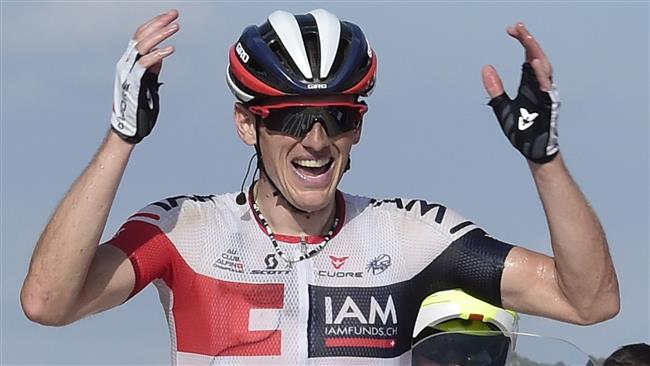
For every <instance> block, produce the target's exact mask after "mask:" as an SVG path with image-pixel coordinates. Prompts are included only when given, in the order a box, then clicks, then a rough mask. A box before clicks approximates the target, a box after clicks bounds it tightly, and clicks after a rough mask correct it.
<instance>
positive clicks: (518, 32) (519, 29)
mask: <svg viewBox="0 0 650 366" xmlns="http://www.w3.org/2000/svg"><path fill="white" fill-rule="evenodd" d="M508 34H509V35H510V36H512V37H514V38H516V39H517V40H518V41H519V43H521V45H522V46H524V49H525V50H526V62H532V61H533V60H534V59H536V58H537V59H539V60H540V61H542V64H543V65H544V68H545V71H546V73H548V74H550V73H551V64H550V62H549V60H548V57H546V54H545V53H544V50H542V47H541V46H540V45H539V43H538V42H537V40H536V39H535V37H533V35H532V34H531V33H530V32H529V31H528V29H527V28H526V26H525V25H524V23H522V22H519V23H517V24H515V26H513V27H508Z"/></svg>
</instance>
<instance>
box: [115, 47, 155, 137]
mask: <svg viewBox="0 0 650 366" xmlns="http://www.w3.org/2000/svg"><path fill="white" fill-rule="evenodd" d="M136 43H137V42H136V41H133V40H131V41H130V42H129V45H128V47H127V49H126V52H124V55H122V58H120V60H119V61H118V62H117V66H116V69H115V85H114V88H113V113H112V115H111V127H112V128H113V130H114V131H115V132H116V133H117V134H118V135H119V136H120V137H122V139H124V140H125V141H127V142H129V143H132V144H136V143H138V142H140V141H142V139H143V138H144V137H146V136H147V135H149V133H151V130H152V129H153V126H154V125H155V124H156V119H157V118H158V111H159V109H160V105H159V99H158V88H159V87H160V85H162V84H159V83H158V75H157V74H155V73H153V72H151V71H149V70H148V69H146V68H145V67H144V66H142V65H140V63H139V62H137V61H138V60H139V59H140V57H142V55H140V54H138V50H137V49H136V48H135V45H136Z"/></svg>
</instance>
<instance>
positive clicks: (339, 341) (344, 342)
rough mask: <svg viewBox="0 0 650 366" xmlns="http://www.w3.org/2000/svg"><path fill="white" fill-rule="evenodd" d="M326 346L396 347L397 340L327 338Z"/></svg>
mask: <svg viewBox="0 0 650 366" xmlns="http://www.w3.org/2000/svg"><path fill="white" fill-rule="evenodd" d="M325 347H366V348H393V347H395V340H394V339H376V338H325Z"/></svg>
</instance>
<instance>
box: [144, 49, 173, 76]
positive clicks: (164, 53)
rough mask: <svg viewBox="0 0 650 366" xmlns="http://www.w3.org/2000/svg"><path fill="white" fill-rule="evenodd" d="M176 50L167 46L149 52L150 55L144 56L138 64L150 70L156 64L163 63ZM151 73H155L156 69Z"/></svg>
mask: <svg viewBox="0 0 650 366" xmlns="http://www.w3.org/2000/svg"><path fill="white" fill-rule="evenodd" d="M174 50H175V49H174V46H167V47H165V48H162V49H159V50H155V51H152V52H149V53H148V54H146V55H144V56H142V57H141V58H140V59H139V60H138V62H139V63H140V65H142V66H144V67H145V68H148V67H150V66H153V65H155V64H158V63H161V62H162V60H163V59H164V58H166V57H168V56H170V55H171V54H173V53H174ZM151 71H154V69H152V70H151Z"/></svg>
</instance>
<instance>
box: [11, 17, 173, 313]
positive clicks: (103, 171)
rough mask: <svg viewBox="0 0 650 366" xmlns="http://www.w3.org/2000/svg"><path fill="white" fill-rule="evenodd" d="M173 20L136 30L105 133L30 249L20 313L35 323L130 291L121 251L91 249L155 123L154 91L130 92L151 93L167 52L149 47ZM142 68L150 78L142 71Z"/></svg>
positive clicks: (95, 307)
mask: <svg viewBox="0 0 650 366" xmlns="http://www.w3.org/2000/svg"><path fill="white" fill-rule="evenodd" d="M177 17H178V13H177V12H176V11H175V10H172V11H170V12H168V13H165V14H162V15H159V16H157V17H155V18H153V19H151V20H150V21H149V22H147V23H145V24H143V25H142V26H140V27H139V28H138V30H137V31H136V33H135V35H134V37H133V41H135V43H133V42H132V43H130V44H129V49H127V52H126V53H125V54H124V56H123V57H122V58H121V59H120V61H119V62H118V66H117V77H116V93H115V100H114V104H113V115H112V118H111V124H112V128H111V129H110V130H109V132H108V134H107V136H106V138H105V139H104V141H103V143H102V145H101V146H100V148H99V150H98V151H97V153H96V155H95V156H94V157H93V159H92V160H91V162H90V164H89V165H88V166H87V167H86V169H85V170H84V171H83V173H82V174H81V176H80V177H79V178H78V179H77V180H76V181H75V182H74V183H73V185H72V187H71V188H70V190H69V191H68V193H67V194H66V195H65V197H64V198H63V200H62V201H61V203H60V204H59V206H58V207H57V208H56V210H55V211H54V214H53V215H52V217H51V219H50V221H49V223H48V224H47V226H46V227H45V229H44V231H43V233H42V234H41V236H40V238H39V240H38V243H37V244H36V248H35V250H34V253H33V255H32V260H31V263H30V267H29V272H28V273H27V277H26V278H25V282H24V283H23V288H22V291H21V295H20V300H21V303H22V307H23V311H24V312H25V314H26V315H27V317H28V318H29V319H31V320H33V321H35V322H38V323H41V324H46V325H64V324H68V323H71V322H73V321H75V320H77V319H80V318H82V317H83V316H85V315H88V314H92V313H96V312H99V311H102V310H106V309H108V308H111V307H114V306H116V305H119V304H120V303H122V302H123V301H124V300H126V298H127V296H128V295H129V293H130V291H131V289H132V288H133V285H134V281H135V277H134V271H133V267H132V265H131V263H130V261H129V260H127V259H126V256H125V255H124V253H122V252H121V251H120V250H119V249H117V248H115V247H113V246H108V245H105V246H100V247H98V244H99V241H100V239H101V236H102V233H103V231H104V227H105V225H106V220H107V218H108V214H109V212H110V209H111V206H112V204H113V200H114V198H115V194H116V192H117V188H118V186H119V184H120V180H121V179H122V175H123V173H124V169H125V168H126V166H127V163H128V160H129V157H130V155H131V153H132V151H133V148H134V146H135V145H134V143H136V142H137V141H139V140H141V139H142V137H144V136H146V135H147V134H148V133H149V132H150V131H151V128H153V124H154V123H155V118H156V116H157V102H158V101H157V93H155V92H154V90H153V89H151V90H148V91H147V93H146V96H145V98H146V99H140V100H139V98H142V97H143V95H144V94H145V93H144V92H143V93H139V92H138V89H140V87H141V88H142V90H143V91H144V90H145V88H148V87H153V88H155V90H156V91H157V87H158V84H157V77H156V75H157V74H158V72H159V71H160V67H161V64H162V60H163V59H164V58H165V57H167V56H169V55H171V54H172V53H173V51H174V49H173V48H172V47H166V48H163V49H160V50H157V49H155V48H154V47H155V46H156V45H157V44H159V43H160V42H162V41H164V40H165V39H167V38H168V37H170V36H171V35H173V34H174V33H175V32H176V31H177V30H178V24H177V23H175V22H174V21H175V20H176V19H177ZM133 46H135V48H132V47H133ZM138 54H139V55H143V56H141V57H139V58H138V59H137V62H136V61H135V59H133V58H134V57H135V56H137V55H138ZM147 69H148V70H149V71H151V72H152V73H154V74H155V75H152V74H151V73H147V72H145V71H146V70H147ZM147 78H149V80H147ZM152 82H153V84H151V83H152ZM147 83H149V84H151V85H149V84H147ZM152 85H153V86H152ZM129 89H130V93H129ZM149 91H151V92H149ZM134 93H135V94H134ZM152 95H155V98H151V96H152ZM152 99H153V100H152ZM143 100H144V102H145V103H142V102H143ZM149 101H152V102H154V104H155V106H154V107H153V108H151V107H146V108H147V110H143V108H145V107H143V106H142V104H144V105H147V104H149V103H146V102H149ZM138 103H140V106H139V107H138ZM121 129H123V130H122V131H121V132H117V131H120V130H121ZM98 248H100V249H99V250H98Z"/></svg>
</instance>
